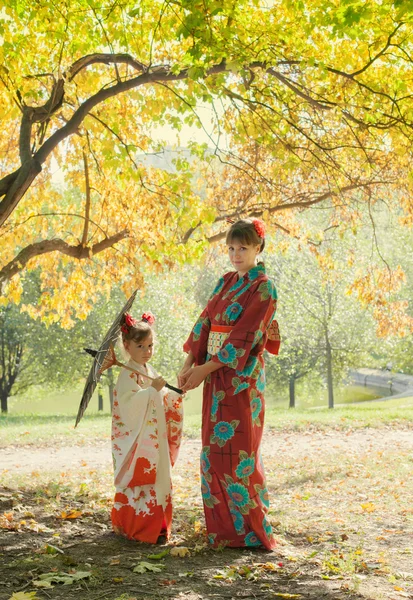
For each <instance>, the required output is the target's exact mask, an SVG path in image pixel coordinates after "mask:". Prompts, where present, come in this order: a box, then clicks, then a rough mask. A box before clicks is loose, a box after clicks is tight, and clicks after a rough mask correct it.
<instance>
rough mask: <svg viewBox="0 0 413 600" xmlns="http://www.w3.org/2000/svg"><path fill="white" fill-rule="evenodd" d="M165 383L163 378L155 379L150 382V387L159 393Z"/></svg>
mask: <svg viewBox="0 0 413 600" xmlns="http://www.w3.org/2000/svg"><path fill="white" fill-rule="evenodd" d="M165 383H166V381H165V379H164V378H163V377H157V378H156V379H154V380H153V381H152V383H151V387H153V388H155V390H156V391H157V392H160V391H161V389H162V388H163V387H164V385H165Z"/></svg>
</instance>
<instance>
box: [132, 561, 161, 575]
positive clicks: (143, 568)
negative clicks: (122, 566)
mask: <svg viewBox="0 0 413 600" xmlns="http://www.w3.org/2000/svg"><path fill="white" fill-rule="evenodd" d="M164 567H165V565H164V564H160V565H153V564H152V563H148V562H145V561H141V562H140V563H138V564H137V565H136V567H135V568H134V569H133V572H134V573H146V572H147V571H152V572H153V573H160V572H161V571H162V569H163V568H164Z"/></svg>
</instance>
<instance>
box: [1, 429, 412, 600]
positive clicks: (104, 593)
mask: <svg viewBox="0 0 413 600" xmlns="http://www.w3.org/2000/svg"><path fill="white" fill-rule="evenodd" d="M50 427H51V428H53V424H51V425H50ZM294 429H295V428H294V427H291V428H285V427H284V428H283V429H282V430H274V429H273V430H272V429H271V428H268V429H267V431H266V435H265V440H264V443H263V448H262V450H263V458H264V464H265V466H266V472H267V478H268V484H269V489H270V493H271V500H272V506H271V513H270V517H271V521H272V524H273V526H274V529H275V531H276V536H277V539H278V548H277V551H276V552H274V553H269V552H262V551H260V550H228V549H224V550H221V551H214V550H211V549H209V548H208V547H207V545H206V541H205V532H204V530H203V518H202V506H201V501H200V492H199V475H198V456H199V451H200V442H199V439H197V438H196V437H193V438H185V440H184V443H183V447H182V449H181V456H180V460H179V462H178V464H177V466H176V468H175V473H174V486H175V527H174V531H173V536H172V539H171V540H170V542H169V544H166V545H163V546H149V545H143V544H137V543H133V542H129V541H127V540H125V539H123V538H120V537H117V536H115V535H114V534H113V533H112V532H111V531H110V521H109V510H110V504H111V499H112V492H113V488H112V476H111V457H110V442H109V439H108V436H107V435H95V436H94V437H93V436H92V437H91V436H90V435H89V436H87V435H78V438H76V437H70V438H69V441H68V438H67V437H65V436H54V435H53V432H52V429H51V430H50V432H49V433H50V435H49V436H48V435H44V436H43V437H39V436H37V438H36V440H35V441H33V440H31V441H30V435H29V432H25V431H23V430H22V431H21V432H20V434H19V436H15V439H14V443H12V444H9V445H8V446H7V447H4V448H1V449H0V464H1V467H2V469H3V471H2V472H1V476H0V482H1V483H2V486H3V487H2V491H0V514H2V517H0V519H1V521H0V524H1V526H2V529H0V534H1V537H0V544H1V551H2V559H1V563H0V590H1V591H0V600H9V598H11V597H12V595H13V593H14V594H15V596H14V597H15V598H17V599H19V600H20V599H21V600H25V599H26V598H27V599H29V598H41V599H46V598H53V599H61V598H65V599H66V598H67V599H72V598H79V599H85V600H89V599H90V600H100V599H102V600H103V599H105V600H120V599H121V600H128V599H133V598H136V599H138V600H141V599H148V600H149V599H155V598H157V599H159V598H172V599H178V598H186V599H188V600H195V599H203V600H204V599H205V600H207V599H211V600H212V599H214V598H260V599H262V600H267V599H270V598H302V599H308V600H310V599H314V600H315V599H325V600H339V599H344V598H346V599H355V598H359V599H365V600H367V599H374V600H393V599H394V600H398V599H400V598H413V502H412V500H413V478H412V477H411V472H412V467H413V435H412V430H411V426H410V425H409V424H406V423H397V422H396V423H390V424H383V425H381V426H376V425H375V426H374V427H368V426H364V427H360V426H359V427H357V428H353V427H352V426H351V424H348V423H346V422H342V423H338V424H337V423H336V424H331V425H327V426H322V427H317V426H307V427H305V428H304V429H300V430H299V431H295V430H294ZM25 436H26V437H27V439H28V440H29V441H30V443H29V444H27V443H25ZM176 548H180V549H181V550H179V551H178V552H181V553H182V554H183V556H182V557H181V556H179V555H174V552H176V550H175V549H176ZM136 567H138V571H143V572H134V570H133V569H134V568H136ZM148 569H149V570H148ZM153 569H155V571H154V570H153ZM48 574H49V575H48ZM42 575H43V579H41V576H42ZM53 576H54V577H56V576H58V577H62V578H63V577H66V579H65V580H63V579H62V580H61V581H60V583H55V582H54V581H53V579H52V578H53ZM39 581H40V582H43V585H47V586H48V587H38V586H39V584H38V582H39ZM63 583H66V584H69V583H70V585H63ZM19 592H20V595H19Z"/></svg>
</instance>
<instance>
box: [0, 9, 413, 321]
mask: <svg viewBox="0 0 413 600" xmlns="http://www.w3.org/2000/svg"><path fill="white" fill-rule="evenodd" d="M412 14H413V5H412V3H411V2H410V1H402V0H397V1H394V2H393V1H390V0H383V1H382V2H381V3H378V2H376V1H373V0H370V1H363V2H361V1H359V0H346V1H345V2H337V1H334V0H309V1H308V2H307V1H306V2H305V3H304V2H302V1H301V0H278V1H273V0H267V1H265V0H231V1H230V0H219V1H218V0H203V1H202V2H201V1H198V0H165V1H163V2H160V1H156V0H142V1H141V2H139V3H138V5H137V4H136V2H132V1H131V0H123V1H122V2H120V1H119V0H101V1H99V2H96V0H72V1H71V2H57V3H56V2H52V1H51V0H35V1H30V2H29V1H28V0H4V2H3V3H2V9H1V11H0V37H1V42H2V43H1V47H0V114H1V115H2V117H1V124H2V132H3V135H2V139H1V142H0V226H1V232H0V233H1V238H0V239H1V250H0V256H1V259H0V286H1V290H0V292H1V293H2V294H3V301H4V302H6V301H7V299H9V300H12V301H15V302H18V301H19V299H20V297H21V292H22V277H23V275H24V271H25V270H26V269H28V270H33V269H35V268H37V267H39V266H40V267H41V268H42V286H43V291H44V293H43V296H42V300H41V302H40V304H39V305H38V306H36V307H33V306H32V307H31V308H30V311H31V313H32V314H33V315H37V316H42V317H43V318H47V319H48V320H49V321H50V322H52V321H57V320H60V321H61V322H62V324H63V326H66V327H69V326H70V325H71V319H72V317H73V316H76V317H80V318H85V316H86V315H87V313H88V312H89V311H90V308H91V305H92V304H93V302H94V301H95V294H94V293H93V292H91V281H93V284H94V289H96V290H99V291H100V293H105V292H108V291H109V290H110V288H111V287H112V286H113V284H114V283H115V282H123V284H124V287H125V291H126V292H128V291H130V290H131V289H132V288H133V287H136V286H137V285H139V284H141V283H142V270H141V266H142V264H145V265H148V264H151V265H152V266H153V268H154V269H155V270H156V269H161V268H162V266H164V265H167V266H168V265H169V266H170V265H172V264H175V263H176V262H184V261H187V260H189V259H192V258H197V257H199V256H200V255H201V254H202V252H203V250H204V248H205V241H206V240H211V241H214V240H217V239H220V238H221V237H222V230H223V223H222V222H223V221H224V220H225V218H226V217H228V216H231V217H233V216H238V215H254V216H258V215H263V216H264V218H265V219H266V220H267V221H268V223H269V225H270V226H271V227H272V228H273V229H274V230H278V231H279V232H280V234H281V235H289V236H294V237H297V238H299V239H302V240H304V241H308V239H307V238H308V234H307V233H306V231H305V230H303V229H302V227H301V225H300V224H299V222H298V221H297V219H296V216H297V213H298V212H299V211H302V210H307V209H313V208H314V207H318V206H322V207H323V208H327V209H329V210H330V212H331V215H330V223H329V225H328V227H334V228H338V229H347V228H356V227H357V224H358V221H359V219H360V216H361V213H362V212H363V209H364V207H367V210H370V209H371V207H372V206H373V205H374V203H376V202H378V201H386V202H388V203H389V204H391V205H392V206H393V207H394V208H395V209H397V211H399V214H400V218H401V219H402V220H404V221H405V222H406V223H408V224H411V222H412V215H413V203H412V199H411V186H412V178H411V177H410V171H411V168H410V162H411V135H412V123H413V104H412V96H411V86H412V68H411V67H412V60H411V56H412ZM200 107H201V108H202V107H204V108H205V107H209V110H210V112H211V115H212V122H211V124H207V123H206V122H205V120H202V118H201V116H200V112H199V109H200ZM184 124H185V125H191V126H197V127H199V128H200V130H203V135H206V136H207V137H208V140H209V141H208V143H205V142H202V143H195V142H193V143H192V144H191V150H192V152H193V156H194V160H188V159H187V157H186V156H183V157H182V158H179V159H177V160H176V164H175V168H174V169H173V171H172V172H171V171H165V170H162V169H159V168H154V167H153V166H151V164H150V162H149V161H148V159H147V155H151V154H152V153H154V152H157V151H159V149H160V148H161V147H162V144H157V143H155V142H154V140H153V136H152V128H153V127H154V126H168V127H171V128H173V129H175V130H176V131H177V132H179V131H180V130H181V129H182V127H183V125H184ZM142 157H144V158H142ZM195 159H196V160H195ZM56 165H59V167H60V168H61V169H62V171H63V173H64V190H63V191H62V189H61V188H59V186H57V184H56V181H55V179H54V178H53V171H54V170H55V169H56ZM322 235H323V234H322V233H320V235H319V238H318V239H317V240H315V241H314V240H312V242H313V243H314V244H318V243H320V242H321V241H322ZM314 248H315V249H316V248H317V246H316V245H314ZM316 251H317V252H319V250H316ZM374 273H375V272H374V270H373V271H372V275H371V277H373V280H374V277H378V275H374ZM386 285H387V287H388V290H387V291H391V289H392V283H391V282H390V283H389V282H386ZM373 287H374V285H373ZM53 290H55V291H53ZM56 290H58V292H57V291H56ZM360 290H361V294H363V285H362V284H361V288H360ZM380 301H381V299H380Z"/></svg>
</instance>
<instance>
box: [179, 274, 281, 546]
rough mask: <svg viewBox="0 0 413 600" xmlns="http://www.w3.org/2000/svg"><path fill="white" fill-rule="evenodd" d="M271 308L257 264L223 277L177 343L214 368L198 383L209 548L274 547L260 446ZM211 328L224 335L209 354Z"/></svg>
mask: <svg viewBox="0 0 413 600" xmlns="http://www.w3.org/2000/svg"><path fill="white" fill-rule="evenodd" d="M276 302H277V293H276V290H275V287H274V285H273V283H272V282H271V281H270V280H269V279H268V277H267V275H266V273H265V267H264V264H263V263H259V264H258V265H257V266H256V267H254V268H252V269H251V270H250V271H248V272H247V273H246V274H245V275H244V276H243V277H242V278H240V279H238V274H237V273H236V272H231V273H226V274H225V275H224V276H223V277H221V279H220V280H219V282H218V284H217V286H216V288H215V290H214V291H213V293H212V296H211V297H210V299H209V301H208V303H207V306H206V307H205V309H204V310H203V312H202V313H201V315H200V317H199V319H198V320H197V322H196V323H195V326H194V328H193V330H192V332H191V334H190V336H189V338H188V340H187V341H186V343H185V345H184V350H185V351H186V352H189V351H192V353H193V355H194V358H195V364H197V365H200V364H203V363H205V362H206V361H208V360H210V359H212V360H213V361H214V362H218V363H219V364H220V365H221V368H220V369H218V370H217V371H214V372H213V373H211V374H210V375H209V376H208V377H207V378H206V380H205V382H204V391H203V407H202V453H201V491H202V497H203V503H204V512H205V520H206V525H207V530H208V534H209V540H210V542H211V543H212V544H213V545H214V546H224V545H225V546H231V547H245V546H248V547H253V546H264V547H265V548H267V549H269V550H272V549H273V548H274V547H275V539H274V536H273V532H272V528H271V525H270V523H269V521H268V518H267V513H268V507H269V503H268V491H267V486H266V480H265V474H264V468H263V464H262V460H261V454H260V444H261V438H262V431H263V424H264V412H265V402H264V390H265V372H264V359H263V352H264V349H265V348H268V351H270V352H272V353H278V348H279V334H278V327H277V324H276V321H274V315H275V311H276ZM274 324H275V325H274ZM214 327H216V328H217V330H218V331H219V330H220V329H219V328H221V330H225V327H226V328H227V329H228V328H229V327H230V328H231V329H230V330H229V332H228V333H226V334H225V335H226V337H225V339H224V341H223V343H222V346H221V347H220V348H219V350H218V351H217V352H216V354H214V355H213V356H211V355H210V354H209V353H208V337H209V335H210V333H211V330H212V331H214ZM270 331H272V332H273V333H272V335H271V338H270V337H269V333H270ZM277 336H278V337H277ZM269 341H270V343H269V344H268V342H269Z"/></svg>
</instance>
